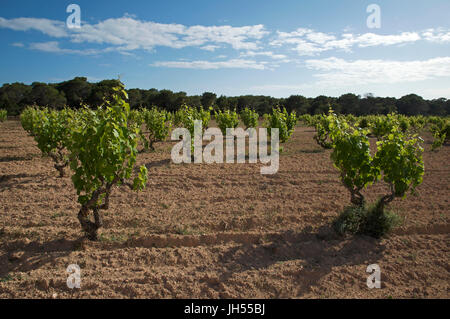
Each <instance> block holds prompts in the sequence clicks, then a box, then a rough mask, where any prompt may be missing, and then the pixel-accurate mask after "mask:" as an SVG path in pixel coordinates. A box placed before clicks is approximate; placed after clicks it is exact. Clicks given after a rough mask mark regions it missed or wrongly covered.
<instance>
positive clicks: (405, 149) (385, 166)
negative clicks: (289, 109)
mask: <svg viewBox="0 0 450 319" xmlns="http://www.w3.org/2000/svg"><path fill="white" fill-rule="evenodd" d="M391 116H392V117H393V115H391ZM388 118H389V120H390V124H392V127H391V128H390V130H389V131H388V132H387V134H386V135H384V136H381V138H380V140H379V141H378V142H377V151H376V153H375V154H374V155H373V157H372V155H371V152H370V143H369V138H368V136H367V134H368V131H366V130H362V129H361V128H358V127H353V126H350V125H349V124H348V123H347V122H346V121H345V119H343V118H338V117H337V115H336V114H334V113H332V112H330V114H329V115H328V116H327V117H326V118H325V119H326V120H327V121H328V122H327V123H328V124H327V125H328V128H329V139H330V143H331V145H332V148H333V151H332V153H331V159H332V161H333V164H334V166H335V167H336V168H337V169H338V170H339V172H340V178H341V181H342V183H343V184H344V186H345V187H346V188H347V189H348V190H349V192H350V195H351V202H352V204H354V205H355V206H356V207H359V208H357V209H355V210H352V211H353V212H354V214H356V215H355V216H351V214H352V213H346V214H344V215H345V218H344V217H343V218H344V220H345V221H346V223H347V224H349V225H350V226H348V227H347V226H345V225H346V223H343V224H342V223H341V226H339V227H341V228H342V227H344V226H345V227H344V228H346V227H347V228H348V229H350V230H352V229H353V228H354V227H353V226H351V225H360V224H361V223H362V224H364V225H366V226H367V227H369V226H370V227H371V229H372V228H373V229H378V230H379V231H372V230H367V227H366V226H364V227H362V226H361V227H362V228H361V229H362V230H363V231H364V232H365V233H368V234H371V235H374V236H375V235H376V236H378V235H377V234H381V233H384V231H385V230H386V228H385V227H384V226H383V225H385V223H386V222H388V219H386V218H387V217H386V215H385V206H386V205H387V204H389V203H390V202H391V201H392V200H393V199H394V198H396V197H402V198H404V197H405V196H406V193H407V191H408V190H410V191H411V192H414V191H415V189H416V187H417V186H418V185H420V183H422V176H423V174H424V164H423V160H422V153H423V148H422V147H421V146H420V142H421V141H422V139H421V138H420V137H417V136H416V135H413V136H408V135H406V133H403V132H402V131H401V129H400V125H399V123H398V122H395V121H394V120H393V119H392V118H390V116H388ZM381 177H382V178H383V181H384V182H385V183H387V184H388V185H389V187H390V193H388V194H386V195H385V196H383V197H382V198H380V199H379V201H378V202H377V204H376V209H374V210H367V209H366V208H365V206H366V203H365V200H364V196H363V195H362V194H361V190H362V189H363V188H366V187H367V186H368V185H371V184H372V183H374V182H376V181H378V180H379V179H381ZM358 214H359V215H361V214H362V215H361V216H363V217H361V216H359V215H358ZM361 218H363V220H364V222H361ZM342 225H344V226H342ZM380 225H381V226H380ZM358 227H360V226H358ZM377 227H378V228H377ZM358 229H359V228H358ZM358 231H359V230H358Z"/></svg>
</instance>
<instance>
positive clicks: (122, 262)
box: [0, 120, 450, 298]
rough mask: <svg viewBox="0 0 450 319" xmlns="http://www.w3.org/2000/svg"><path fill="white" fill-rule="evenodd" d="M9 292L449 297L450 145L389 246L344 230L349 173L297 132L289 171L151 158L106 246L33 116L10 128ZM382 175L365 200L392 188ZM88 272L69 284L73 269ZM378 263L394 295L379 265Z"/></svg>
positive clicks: (3, 219)
mask: <svg viewBox="0 0 450 319" xmlns="http://www.w3.org/2000/svg"><path fill="white" fill-rule="evenodd" d="M0 132H1V133H0V214H1V215H0V297H1V298H449V296H450V294H449V288H450V286H449V283H450V267H449V259H450V258H449V257H450V255H449V243H450V236H449V234H450V226H449V220H450V203H449V200H450V196H449V195H450V192H449V187H450V168H449V161H450V156H449V155H450V148H449V147H448V146H445V147H443V148H442V149H441V150H440V151H439V152H431V151H430V146H431V145H430V136H429V135H428V134H425V144H424V146H425V150H426V151H425V153H424V162H425V170H426V174H425V176H424V181H423V184H422V185H420V186H419V188H418V194H417V196H412V195H409V194H408V197H407V198H406V199H405V200H401V199H396V200H395V201H394V202H393V203H392V205H391V208H392V210H393V211H395V212H396V213H397V214H398V215H400V216H401V217H402V219H403V224H402V225H401V226H399V227H398V228H397V229H396V230H394V232H393V233H392V234H391V235H389V236H387V237H385V238H383V239H380V240H376V239H373V238H370V237H365V236H348V237H345V238H344V237H339V236H337V235H336V234H335V233H334V231H333V230H332V229H331V228H330V224H331V222H332V220H333V219H334V218H335V217H336V216H337V215H338V213H339V212H340V211H341V210H342V209H343V208H344V207H345V206H347V205H349V203H350V196H349V194H348V193H347V191H346V190H345V188H344V187H343V186H342V185H341V183H340V181H339V178H338V173H337V170H336V169H335V168H334V167H333V166H332V163H331V160H330V158H329V154H330V151H329V150H327V151H323V150H321V149H320V147H319V146H318V145H317V144H316V143H315V141H314V140H313V135H314V131H313V129H312V128H306V127H297V128H296V131H295V133H294V135H293V136H292V138H291V140H289V141H288V142H287V143H286V144H285V145H284V151H283V153H282V154H281V156H280V168H279V171H278V173H277V174H275V175H261V174H260V171H259V168H260V167H261V165H262V164H260V163H258V164H179V165H177V164H174V163H172V162H171V160H170V150H171V148H172V146H173V145H174V144H173V143H170V142H166V143H160V144H158V145H157V146H156V151H155V152H153V153H143V154H139V157H138V164H139V165H142V164H145V165H146V166H147V167H148V169H149V182H148V185H147V188H146V189H145V190H144V191H143V192H139V193H136V192H132V191H131V190H129V189H128V188H124V187H123V188H120V189H115V190H114V192H113V194H112V197H111V201H110V209H109V210H108V211H107V212H106V213H105V216H104V224H105V225H104V227H103V228H102V229H101V230H100V234H101V235H100V240H99V241H98V242H95V243H93V242H87V241H84V240H82V239H81V237H82V233H81V227H80V224H79V222H78V219H77V213H78V210H79V205H78V204H77V199H76V192H75V190H74V187H73V185H72V182H71V179H70V176H69V174H68V177H65V178H58V177H57V176H58V173H57V171H56V170H55V169H54V168H53V165H52V163H51V160H50V159H49V158H44V157H42V156H41V154H40V151H39V149H38V148H37V147H36V143H35V142H34V140H33V138H32V137H29V136H27V134H26V132H25V131H24V130H23V129H22V128H21V126H20V122H18V121H13V120H9V121H7V122H4V123H0ZM386 190H387V188H386V185H383V184H382V183H378V184H376V185H375V186H372V187H370V188H369V189H368V190H367V191H366V192H365V194H366V195H367V198H368V200H369V201H373V200H375V199H376V198H377V196H381V195H382V194H383V192H385V191H386ZM70 264H77V265H79V266H80V268H81V288H80V289H69V288H68V287H67V284H66V281H67V278H68V276H69V274H68V273H67V272H66V268H67V267H68V265H70ZM370 264H378V265H379V266H380V270H381V289H376V288H375V289H369V288H368V287H367V285H366V278H367V277H368V276H369V273H367V272H366V268H367V266H368V265H370Z"/></svg>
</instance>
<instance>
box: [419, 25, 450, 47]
mask: <svg viewBox="0 0 450 319" xmlns="http://www.w3.org/2000/svg"><path fill="white" fill-rule="evenodd" d="M422 36H423V37H424V38H425V39H426V40H427V41H430V42H436V43H449V42H450V30H448V29H443V28H437V29H427V30H425V31H423V32H422Z"/></svg>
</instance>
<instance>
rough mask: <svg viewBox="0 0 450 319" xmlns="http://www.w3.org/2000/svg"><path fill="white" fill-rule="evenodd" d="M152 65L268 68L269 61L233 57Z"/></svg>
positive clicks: (189, 67)
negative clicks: (220, 59) (212, 60)
mask: <svg viewBox="0 0 450 319" xmlns="http://www.w3.org/2000/svg"><path fill="white" fill-rule="evenodd" d="M150 66H154V67H167V68H181V69H201V70H209V69H230V68H233V69H234V68H236V69H256V70H264V69H267V62H256V61H252V60H244V59H231V60H227V61H216V62H211V61H158V62H155V63H153V64H151V65H150Z"/></svg>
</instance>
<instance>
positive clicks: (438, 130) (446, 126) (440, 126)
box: [430, 118, 450, 151]
mask: <svg viewBox="0 0 450 319" xmlns="http://www.w3.org/2000/svg"><path fill="white" fill-rule="evenodd" d="M432 123H433V124H432V125H431V127H430V131H431V133H432V134H433V137H434V140H433V144H432V145H431V148H432V150H433V151H435V150H438V149H439V148H440V147H441V146H442V145H444V143H446V142H447V141H448V140H449V139H450V121H449V120H448V119H444V118H437V119H433V120H432Z"/></svg>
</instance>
